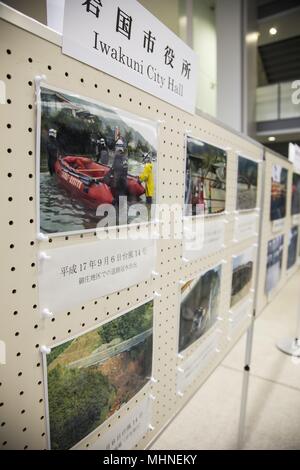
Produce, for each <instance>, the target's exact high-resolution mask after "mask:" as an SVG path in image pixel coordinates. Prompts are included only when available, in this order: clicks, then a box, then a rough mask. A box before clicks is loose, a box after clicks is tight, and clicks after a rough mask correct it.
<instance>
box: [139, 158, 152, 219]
mask: <svg viewBox="0 0 300 470" xmlns="http://www.w3.org/2000/svg"><path fill="white" fill-rule="evenodd" d="M143 163H144V164H145V166H144V169H143V172H142V173H141V174H140V175H139V181H141V182H143V183H145V192H146V205H147V207H148V210H150V209H151V205H152V203H153V196H154V189H155V187H154V175H153V164H152V161H151V157H150V155H149V153H148V154H147V155H145V156H144V158H143Z"/></svg>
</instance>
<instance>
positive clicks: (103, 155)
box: [97, 138, 109, 165]
mask: <svg viewBox="0 0 300 470" xmlns="http://www.w3.org/2000/svg"><path fill="white" fill-rule="evenodd" d="M108 159H109V154H108V148H107V145H106V142H105V139H103V138H101V139H100V148H99V153H98V155H97V162H99V161H100V163H102V164H103V165H107V164H108Z"/></svg>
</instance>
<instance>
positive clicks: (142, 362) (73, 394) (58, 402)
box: [47, 301, 153, 449]
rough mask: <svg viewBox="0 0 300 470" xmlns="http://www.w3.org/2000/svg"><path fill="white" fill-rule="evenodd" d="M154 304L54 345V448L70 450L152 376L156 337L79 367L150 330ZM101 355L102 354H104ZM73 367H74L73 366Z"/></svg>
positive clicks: (50, 370) (51, 388) (50, 369)
mask: <svg viewBox="0 0 300 470" xmlns="http://www.w3.org/2000/svg"><path fill="white" fill-rule="evenodd" d="M152 322H153V302H152V301H151V302H148V303H147V304H144V305H142V306H140V307H137V308H136V309H134V310H132V311H130V312H128V313H126V314H124V315H122V316H120V317H119V318H116V319H115V320H112V321H110V322H109V323H107V324H106V325H103V326H101V327H99V328H97V329H95V330H93V331H90V332H89V333H86V334H83V335H81V336H79V337H78V338H75V339H74V340H72V341H67V342H66V343H64V344H62V345H60V346H57V347H56V348H53V350H52V351H51V353H50V354H49V355H48V357H47V364H48V397H49V416H50V434H51V447H52V449H69V448H70V447H72V446H74V445H75V444H76V443H78V442H79V441H80V440H81V439H83V438H84V437H85V436H86V435H87V434H89V433H90V432H92V431H93V430H94V429H95V428H97V427H98V426H99V425H100V424H101V423H103V422H104V421H105V420H106V419H107V418H108V417H109V416H110V415H111V414H112V413H113V412H115V411H116V410H117V409H118V408H119V407H120V406H121V405H122V403H126V402H127V401H128V400H129V399H131V398H132V397H133V396H134V395H135V394H136V393H137V392H138V391H139V390H140V389H141V388H142V387H143V386H144V385H145V384H146V383H147V381H148V380H149V377H150V375H151V369H152V340H153V338H152V335H150V336H148V337H147V338H146V339H145V340H144V341H142V342H141V343H139V344H138V345H136V346H134V347H132V349H131V350H129V351H127V352H123V353H121V354H117V355H116V356H114V355H113V356H112V357H110V358H108V359H105V361H104V362H101V363H99V364H97V365H92V366H89V367H81V368H77V367H76V366H75V367H74V365H73V364H74V361H76V360H78V359H80V358H85V357H89V356H90V355H92V354H93V353H94V352H95V351H96V350H97V354H99V352H98V348H99V347H100V346H103V351H104V352H105V351H106V349H107V348H106V347H105V345H106V344H108V343H110V342H111V341H112V340H114V339H116V340H119V341H125V340H127V339H130V338H133V337H134V336H136V335H138V334H140V333H142V332H144V331H147V330H149V329H150V328H151V327H152ZM100 354H101V353H100ZM70 365H71V366H70Z"/></svg>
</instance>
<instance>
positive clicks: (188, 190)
mask: <svg viewBox="0 0 300 470" xmlns="http://www.w3.org/2000/svg"><path fill="white" fill-rule="evenodd" d="M226 172H227V152H226V151H225V150H223V149H220V148H218V147H215V146H214V145H211V144H208V143H206V142H202V141H201V140H199V139H195V138H194V137H191V136H187V141H186V168H185V215H187V216H188V215H200V214H203V215H209V214H221V213H223V212H224V211H225V208H226Z"/></svg>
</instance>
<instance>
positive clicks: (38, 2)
mask: <svg viewBox="0 0 300 470" xmlns="http://www.w3.org/2000/svg"><path fill="white" fill-rule="evenodd" d="M3 3H6V5H9V6H10V7H12V8H14V9H15V10H18V11H21V12H22V13H24V14H25V15H27V16H31V18H34V19H35V20H37V21H39V22H40V23H44V24H47V2H46V0H3Z"/></svg>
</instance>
